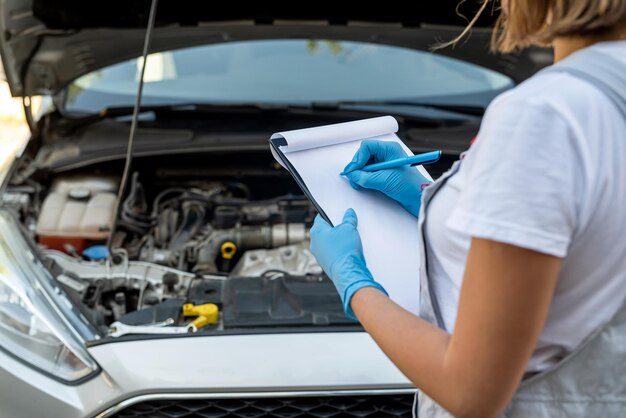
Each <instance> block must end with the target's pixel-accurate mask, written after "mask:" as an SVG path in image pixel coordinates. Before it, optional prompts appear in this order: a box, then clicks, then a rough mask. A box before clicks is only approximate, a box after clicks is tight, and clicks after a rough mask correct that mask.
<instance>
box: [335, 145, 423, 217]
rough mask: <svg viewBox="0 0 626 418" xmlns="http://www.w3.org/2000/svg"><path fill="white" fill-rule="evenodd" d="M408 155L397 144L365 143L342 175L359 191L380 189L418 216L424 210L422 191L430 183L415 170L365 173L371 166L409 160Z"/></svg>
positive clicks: (400, 169)
mask: <svg viewBox="0 0 626 418" xmlns="http://www.w3.org/2000/svg"><path fill="white" fill-rule="evenodd" d="M406 156H407V155H406V153H405V152H404V150H403V149H402V147H401V146H400V144H398V143H397V142H387V141H376V140H365V141H363V142H361V146H360V147H359V150H358V151H357V152H356V154H355V155H354V158H353V159H352V162H350V164H348V165H347V166H346V168H345V169H344V170H343V172H342V173H341V174H342V175H344V176H346V178H347V179H348V180H349V181H350V184H351V185H352V187H354V188H355V189H357V190H359V189H361V188H365V189H373V190H378V191H380V192H382V193H384V194H386V195H387V196H389V197H390V198H392V199H393V200H395V201H396V202H398V203H400V205H402V207H403V208H404V209H406V210H407V211H409V212H410V213H411V214H413V216H415V217H417V216H418V215H419V211H420V205H421V200H422V190H423V189H424V187H426V186H427V185H429V184H430V181H429V180H428V179H427V178H426V177H424V176H423V175H422V174H421V173H420V172H419V171H418V170H417V169H416V168H415V167H410V166H403V167H398V168H394V169H389V170H380V171H373V172H367V171H363V170H361V168H363V167H365V166H366V165H368V164H371V163H378V162H382V161H389V160H395V159H397V158H402V157H406Z"/></svg>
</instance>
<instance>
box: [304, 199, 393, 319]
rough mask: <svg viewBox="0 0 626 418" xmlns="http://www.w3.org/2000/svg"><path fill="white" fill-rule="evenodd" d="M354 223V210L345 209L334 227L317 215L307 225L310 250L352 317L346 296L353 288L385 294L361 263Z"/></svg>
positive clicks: (350, 295)
mask: <svg viewBox="0 0 626 418" xmlns="http://www.w3.org/2000/svg"><path fill="white" fill-rule="evenodd" d="M356 226H357V216H356V213H355V212H354V210H353V209H348V210H347V211H346V213H345V214H344V216H343V222H342V223H340V224H339V225H337V226H336V227H334V228H333V227H332V226H330V225H329V224H328V222H326V221H325V220H324V219H323V218H322V217H321V216H320V215H317V217H316V218H315V222H314V223H313V227H312V228H311V252H312V253H313V255H314V256H315V258H316V259H317V261H318V263H319V264H320V266H322V268H323V269H324V271H325V272H326V274H327V275H328V276H329V277H330V279H331V280H332V281H333V283H334V284H335V287H336V288H337V291H338V292H339V296H340V297H341V301H342V302H343V310H344V312H345V313H346V315H347V316H348V318H351V319H354V320H356V317H355V316H354V312H353V311H352V309H351V308H350V300H351V299H352V296H353V295H354V294H355V293H356V291H357V290H359V289H362V288H364V287H375V288H377V289H378V290H380V291H381V292H383V293H384V294H385V295H387V292H386V291H385V289H383V287H382V286H381V285H380V284H378V283H376V281H375V280H374V278H373V277H372V273H370V271H369V270H368V268H367V266H366V265H365V258H364V257H363V246H362V244H361V237H360V236H359V231H357V229H356Z"/></svg>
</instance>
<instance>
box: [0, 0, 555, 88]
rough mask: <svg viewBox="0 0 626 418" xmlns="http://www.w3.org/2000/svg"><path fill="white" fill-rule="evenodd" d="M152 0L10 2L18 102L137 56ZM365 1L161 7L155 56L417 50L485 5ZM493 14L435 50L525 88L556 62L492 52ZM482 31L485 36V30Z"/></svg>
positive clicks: (4, 47) (7, 60)
mask: <svg viewBox="0 0 626 418" xmlns="http://www.w3.org/2000/svg"><path fill="white" fill-rule="evenodd" d="M150 3H151V2H150V0H112V1H108V2H104V3H100V2H85V1H82V2H80V1H75V0H4V1H1V2H0V7H1V8H2V10H1V11H0V12H1V15H0V30H1V35H2V36H0V54H1V55H2V60H3V64H4V68H5V72H6V76H7V80H8V82H9V84H10V87H11V92H12V94H13V95H14V96H32V95H37V94H53V93H56V92H57V91H59V90H60V89H62V88H63V87H64V86H66V85H67V84H68V83H70V82H71V81H72V80H74V79H76V78H77V77H79V76H81V75H83V74H86V73H89V72H91V71H94V70H97V69H99V68H102V67H105V66H107V65H111V64H114V63H117V62H120V61H123V60H127V59H131V58H135V57H137V56H139V55H140V54H141V50H142V45H143V38H144V36H145V26H146V24H147V19H148V14H149V9H150ZM457 3H458V0H439V1H437V2H436V7H435V6H433V5H432V2H392V3H389V2H386V3H385V4H384V5H381V4H376V3H373V4H372V5H371V6H365V5H364V4H362V5H359V7H357V8H354V9H353V10H348V9H342V8H338V7H337V6H336V5H335V6H334V7H330V6H327V7H324V6H323V5H320V6H315V7H313V6H310V7H305V6H303V5H302V4H300V3H292V4H285V5H279V4H274V3H267V2H264V3H262V5H259V4H260V3H256V4H253V5H251V6H248V5H245V6H244V5H241V4H238V3H228V2H226V3H223V4H219V7H217V6H216V5H215V3H212V2H197V1H187V0H176V1H175V0H160V1H159V5H158V12H157V18H156V29H155V31H154V33H153V41H152V50H151V52H158V51H164V50H169V49H176V48H183V47H187V46H194V45H201V44H210V43H220V42H230V41H239V40H251V39H276V38H282V39H285V38H313V39H337V40H353V41H366V42H375V43H381V44H389V45H395V46H403V47H408V48H415V49H421V50H427V49H429V48H430V47H431V46H432V45H433V44H434V43H435V42H436V41H437V40H447V39H452V38H453V37H454V36H456V35H457V34H458V33H459V31H460V29H461V28H462V27H463V26H464V25H466V24H467V20H466V19H467V18H466V17H464V16H467V17H469V18H471V17H472V16H473V15H474V13H475V12H476V10H477V9H478V7H479V3H478V2H477V1H476V0H469V1H466V2H465V3H463V4H462V6H461V7H460V9H459V10H457V7H456V6H457ZM495 17H496V16H495V14H494V13H485V16H484V17H483V18H481V20H480V22H479V28H477V29H476V30H474V33H473V34H472V36H471V37H470V39H469V40H468V41H466V42H464V43H463V45H459V46H457V47H456V48H454V49H452V48H448V49H445V50H441V51H438V53H440V54H443V55H448V56H452V57H455V58H459V59H463V60H465V61H468V62H473V63H475V64H478V65H482V66H484V67H487V68H491V69H493V70H496V71H499V72H501V73H503V74H506V75H508V76H509V77H511V78H512V79H514V80H515V81H521V80H523V79H525V78H527V77H528V76H530V75H531V74H533V73H534V72H535V71H536V70H537V69H539V68H541V67H542V66H544V65H546V64H547V63H548V62H549V59H550V55H549V54H546V53H545V52H542V51H541V50H538V51H534V52H533V51H526V52H524V53H523V54H516V55H495V54H490V53H489V51H488V44H489V37H490V30H489V29H488V27H489V25H491V24H492V23H493V20H494V18H495ZM481 27H482V29H481Z"/></svg>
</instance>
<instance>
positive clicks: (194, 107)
mask: <svg viewBox="0 0 626 418" xmlns="http://www.w3.org/2000/svg"><path fill="white" fill-rule="evenodd" d="M392 106H396V107H418V108H428V109H435V110H440V111H446V112H452V113H457V114H461V115H465V116H472V117H480V116H482V115H483V114H484V111H485V109H484V108H482V107H479V106H465V105H448V104H438V103H421V102H412V101H336V102H311V103H302V104H299V103H296V104H282V103H264V102H259V103H254V102H250V103H246V102H244V103H178V104H168V105H143V106H141V109H140V111H139V113H140V114H142V113H143V114H145V113H154V114H155V115H156V116H157V118H158V117H159V116H163V115H167V114H173V113H197V114H204V113H211V112H225V111H233V112H268V113H274V112H275V113H281V112H288V113H292V112H293V113H300V112H306V111H340V110H342V111H366V112H369V113H374V110H373V109H366V108H367V107H371V108H378V109H377V113H380V109H384V108H389V107H392ZM359 107H363V109H359ZM389 113H392V114H395V113H398V112H394V111H390V112H389ZM132 114H133V107H132V106H118V107H108V108H104V109H102V110H101V111H100V112H98V113H94V114H90V115H87V116H81V117H72V116H71V114H62V116H64V117H63V122H62V125H59V128H60V129H62V130H63V131H65V132H71V131H74V130H76V129H78V128H80V127H83V126H87V125H91V124H94V123H96V122H99V121H101V120H104V119H116V118H120V117H125V116H130V115H132ZM403 116H408V115H405V114H404V113H403ZM413 117H414V118H415V119H419V120H420V121H421V122H424V123H434V122H441V121H437V118H433V117H423V116H421V117H417V116H413Z"/></svg>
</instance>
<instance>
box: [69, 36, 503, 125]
mask: <svg viewBox="0 0 626 418" xmlns="http://www.w3.org/2000/svg"><path fill="white" fill-rule="evenodd" d="M141 62H142V60H141V59H132V60H129V61H125V62H122V63H119V64H116V65H112V66H110V67H107V68H104V69H101V70H98V71H95V72H93V73H90V74H87V75H85V76H83V77H80V78H78V79H77V80H75V81H74V82H73V83H72V84H70V85H69V86H68V87H67V89H66V95H65V109H66V110H68V111H75V112H97V111H99V110H101V109H103V108H106V107H115V106H132V105H133V102H134V97H135V93H136V91H137V82H138V77H139V68H140V66H141ZM512 86H513V81H512V80H511V79H510V78H508V77H506V76H504V75H502V74H499V73H497V72H494V71H491V70H488V69H486V68H482V67H479V66H476V65H473V64H469V63H467V62H463V61H460V60H456V59H452V58H447V57H443V56H440V55H436V54H433V53H429V52H424V51H418V50H413V49H408V48H399V47H393V46H387V45H380V44H373V43H363V42H347V41H345V42H344V41H325V40H306V39H290V40H255V41H243V42H228V43H220V44H215V45H204V46H198V47H192V48H184V49H178V50H173V51H168V52H160V53H155V54H151V55H150V56H149V57H148V65H147V68H146V74H145V86H144V97H143V103H144V104H146V105H148V104H150V105H168V104H178V103H270V104H308V103H312V102H325V103H327V102H341V101H357V102H358V101H397V100H402V101H415V102H430V103H439V104H450V105H466V106H483V107H484V106H486V105H487V104H488V103H489V101H491V99H493V98H494V97H495V96H496V95H497V94H499V93H501V92H502V91H503V90H506V89H508V88H510V87H512Z"/></svg>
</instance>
